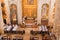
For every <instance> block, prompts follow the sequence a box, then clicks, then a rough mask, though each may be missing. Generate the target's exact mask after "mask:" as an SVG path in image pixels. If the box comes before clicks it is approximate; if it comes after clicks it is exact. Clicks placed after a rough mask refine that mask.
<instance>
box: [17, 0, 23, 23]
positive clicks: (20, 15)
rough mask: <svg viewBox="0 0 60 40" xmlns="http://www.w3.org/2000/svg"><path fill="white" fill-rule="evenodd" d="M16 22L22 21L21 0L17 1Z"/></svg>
mask: <svg viewBox="0 0 60 40" xmlns="http://www.w3.org/2000/svg"><path fill="white" fill-rule="evenodd" d="M17 15H18V24H21V23H22V0H18V1H17Z"/></svg>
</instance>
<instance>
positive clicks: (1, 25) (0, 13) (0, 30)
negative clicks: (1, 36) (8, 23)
mask: <svg viewBox="0 0 60 40" xmlns="http://www.w3.org/2000/svg"><path fill="white" fill-rule="evenodd" d="M3 25H4V23H3V18H2V7H1V0H0V32H2V33H3Z"/></svg>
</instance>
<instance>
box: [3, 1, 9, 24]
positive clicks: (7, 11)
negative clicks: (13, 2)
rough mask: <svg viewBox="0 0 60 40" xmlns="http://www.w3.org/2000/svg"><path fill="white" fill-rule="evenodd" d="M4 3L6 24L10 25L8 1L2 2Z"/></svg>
mask: <svg viewBox="0 0 60 40" xmlns="http://www.w3.org/2000/svg"><path fill="white" fill-rule="evenodd" d="M4 3H5V7H6V12H5V13H6V16H7V19H6V21H7V24H9V23H10V8H9V3H8V0H4Z"/></svg>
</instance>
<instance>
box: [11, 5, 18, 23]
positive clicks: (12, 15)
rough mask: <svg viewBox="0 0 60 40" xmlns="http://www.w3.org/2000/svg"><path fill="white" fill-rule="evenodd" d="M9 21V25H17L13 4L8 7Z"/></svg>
mask: <svg viewBox="0 0 60 40" xmlns="http://www.w3.org/2000/svg"><path fill="white" fill-rule="evenodd" d="M10 19H11V24H18V18H17V6H16V5H15V4H11V5H10Z"/></svg>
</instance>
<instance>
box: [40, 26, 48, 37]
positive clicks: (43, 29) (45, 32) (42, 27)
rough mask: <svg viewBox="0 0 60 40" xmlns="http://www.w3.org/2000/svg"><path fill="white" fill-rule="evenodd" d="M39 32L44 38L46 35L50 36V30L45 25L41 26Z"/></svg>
mask: <svg viewBox="0 0 60 40" xmlns="http://www.w3.org/2000/svg"><path fill="white" fill-rule="evenodd" d="M39 31H41V34H42V35H43V36H44V34H48V29H47V27H46V26H45V25H41V26H39Z"/></svg>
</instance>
